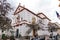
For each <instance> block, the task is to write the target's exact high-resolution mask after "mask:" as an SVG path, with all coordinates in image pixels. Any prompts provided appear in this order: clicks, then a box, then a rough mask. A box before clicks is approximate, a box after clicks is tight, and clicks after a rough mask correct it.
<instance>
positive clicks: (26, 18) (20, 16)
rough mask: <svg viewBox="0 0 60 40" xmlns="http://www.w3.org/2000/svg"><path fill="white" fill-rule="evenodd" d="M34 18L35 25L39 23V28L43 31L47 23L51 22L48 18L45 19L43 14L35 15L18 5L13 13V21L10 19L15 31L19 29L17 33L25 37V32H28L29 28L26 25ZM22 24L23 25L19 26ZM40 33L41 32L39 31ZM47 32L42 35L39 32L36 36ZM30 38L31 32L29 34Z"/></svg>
mask: <svg viewBox="0 0 60 40" xmlns="http://www.w3.org/2000/svg"><path fill="white" fill-rule="evenodd" d="M33 17H35V19H36V22H35V23H40V27H42V28H43V29H46V28H45V27H48V23H49V21H51V20H50V19H49V18H47V17H46V16H45V15H44V14H43V13H39V14H35V13H34V12H32V11H30V10H29V9H27V8H25V7H23V6H21V5H18V7H17V9H16V11H15V13H14V19H12V26H15V28H14V29H15V31H16V29H19V33H20V34H21V35H22V36H26V35H27V33H26V31H28V30H29V27H27V25H26V24H30V23H32V18H33ZM21 24H23V25H21ZM41 31H42V30H41ZM46 32H47V31H46V30H45V31H43V32H42V33H41V32H40V30H39V31H38V35H40V34H41V35H42V34H44V35H45V34H47V33H48V32H47V33H46ZM29 35H31V36H32V31H31V33H30V34H29Z"/></svg>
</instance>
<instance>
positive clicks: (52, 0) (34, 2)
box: [8, 0, 60, 23]
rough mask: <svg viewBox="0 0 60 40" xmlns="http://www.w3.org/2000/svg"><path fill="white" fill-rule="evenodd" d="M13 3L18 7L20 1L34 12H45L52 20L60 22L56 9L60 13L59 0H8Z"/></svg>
mask: <svg viewBox="0 0 60 40" xmlns="http://www.w3.org/2000/svg"><path fill="white" fill-rule="evenodd" d="M8 2H10V3H11V5H12V6H13V7H14V8H15V9H16V8H17V6H18V5H19V3H21V5H22V6H25V7H26V8H28V9H29V10H31V11H33V12H34V13H36V14H37V13H40V12H42V13H44V14H45V15H46V16H47V17H48V18H49V19H51V20H52V22H58V23H60V19H58V18H57V15H56V11H57V12H58V13H59V14H60V7H58V5H59V3H60V2H59V1H58V0H8Z"/></svg>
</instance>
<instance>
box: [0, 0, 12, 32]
mask: <svg viewBox="0 0 60 40" xmlns="http://www.w3.org/2000/svg"><path fill="white" fill-rule="evenodd" d="M10 10H12V8H11V5H10V4H9V3H8V2H7V0H0V29H2V31H5V30H6V29H10V28H12V26H11V22H12V21H11V19H9V18H8V17H6V16H5V15H6V14H7V13H8V12H9V11H10Z"/></svg>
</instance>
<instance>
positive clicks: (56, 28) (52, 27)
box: [48, 22, 60, 35]
mask: <svg viewBox="0 0 60 40" xmlns="http://www.w3.org/2000/svg"><path fill="white" fill-rule="evenodd" d="M48 28H49V30H50V31H51V32H53V35H57V34H59V31H60V27H59V25H58V23H57V22H55V23H52V22H49V24H48Z"/></svg>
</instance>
